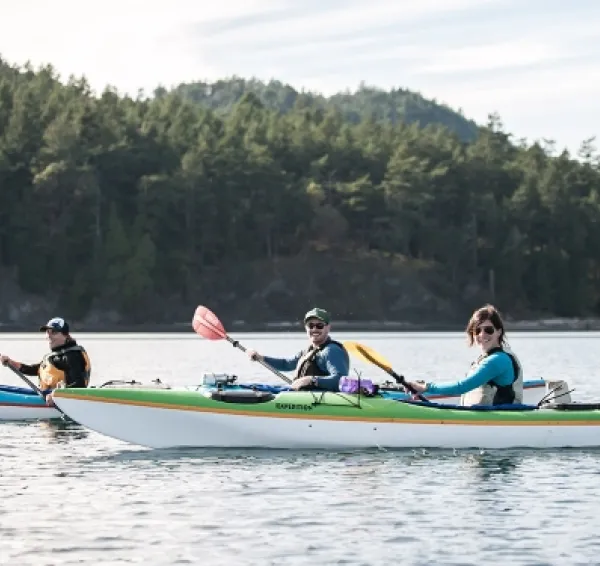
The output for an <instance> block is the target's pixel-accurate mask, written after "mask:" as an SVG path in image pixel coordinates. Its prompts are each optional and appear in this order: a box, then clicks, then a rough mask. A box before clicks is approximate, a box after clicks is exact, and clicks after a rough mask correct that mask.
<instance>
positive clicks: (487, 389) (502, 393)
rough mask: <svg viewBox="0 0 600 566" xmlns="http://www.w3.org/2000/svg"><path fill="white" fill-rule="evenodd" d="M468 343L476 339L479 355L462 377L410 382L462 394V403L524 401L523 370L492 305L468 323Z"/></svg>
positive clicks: (431, 390)
mask: <svg viewBox="0 0 600 566" xmlns="http://www.w3.org/2000/svg"><path fill="white" fill-rule="evenodd" d="M466 332H467V339H468V342H469V346H473V344H475V343H477V344H478V345H479V347H480V348H481V351H482V353H481V355H480V356H479V358H477V360H475V362H473V364H471V368H470V370H469V372H468V373H467V376H466V377H465V379H462V380H459V381H455V382H453V383H440V384H436V383H424V382H422V381H412V382H409V383H410V385H412V386H413V387H414V389H415V390H416V391H417V392H418V393H432V394H440V395H461V396H462V397H461V405H464V406H472V405H504V404H519V403H522V402H523V370H522V368H521V364H520V362H519V360H518V359H517V357H516V356H515V355H514V354H513V353H512V352H510V351H507V347H506V337H505V334H504V323H503V321H502V317H501V316H500V313H499V312H498V310H496V308H495V307H493V306H492V305H486V306H484V307H482V308H480V309H477V310H476V311H475V312H474V313H473V315H472V316H471V319H470V320H469V324H468V325H467V329H466Z"/></svg>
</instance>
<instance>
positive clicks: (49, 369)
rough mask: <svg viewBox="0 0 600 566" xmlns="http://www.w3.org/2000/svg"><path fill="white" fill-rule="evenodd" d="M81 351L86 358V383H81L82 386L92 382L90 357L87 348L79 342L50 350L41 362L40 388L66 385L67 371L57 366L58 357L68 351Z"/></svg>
mask: <svg viewBox="0 0 600 566" xmlns="http://www.w3.org/2000/svg"><path fill="white" fill-rule="evenodd" d="M74 351H77V352H81V354H82V355H83V359H84V360H85V374H84V380H85V384H79V386H80V387H87V386H88V385H89V382H90V376H91V374H92V364H91V362H90V358H89V356H88V355H87V352H86V351H85V349H84V348H83V347H82V346H80V345H79V344H70V345H66V347H64V348H60V349H59V350H52V351H51V352H48V353H47V354H46V355H45V356H44V357H43V358H42V361H41V363H40V369H39V370H38V377H39V380H40V389H42V390H46V389H55V388H56V387H58V386H59V385H61V384H62V385H63V386H64V385H66V381H65V378H66V375H65V371H64V370H62V369H59V368H57V367H56V365H55V363H56V359H57V358H59V357H60V356H62V355H64V354H65V353H66V352H74Z"/></svg>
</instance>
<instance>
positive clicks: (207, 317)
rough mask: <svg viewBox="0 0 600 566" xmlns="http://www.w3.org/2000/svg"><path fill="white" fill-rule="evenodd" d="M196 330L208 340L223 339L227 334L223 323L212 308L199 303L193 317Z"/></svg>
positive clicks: (193, 325)
mask: <svg viewBox="0 0 600 566" xmlns="http://www.w3.org/2000/svg"><path fill="white" fill-rule="evenodd" d="M192 327H193V328H194V332H196V334H199V335H200V336H202V337H203V338H206V339H207V340H222V339H223V338H225V336H227V332H225V329H224V328H223V324H221V321H220V320H219V319H218V318H217V315H216V314H215V313H214V312H212V311H211V310H210V309H207V308H206V307H203V306H202V305H199V306H198V308H196V312H195V313H194V318H193V319H192Z"/></svg>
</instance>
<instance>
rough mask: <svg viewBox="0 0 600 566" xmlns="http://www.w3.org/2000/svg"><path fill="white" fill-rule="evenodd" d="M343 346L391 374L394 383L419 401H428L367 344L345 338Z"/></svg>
mask: <svg viewBox="0 0 600 566" xmlns="http://www.w3.org/2000/svg"><path fill="white" fill-rule="evenodd" d="M344 348H346V350H347V351H348V352H350V353H351V354H354V355H355V356H356V357H357V358H360V359H362V360H366V361H367V362H370V363H372V364H374V365H376V366H377V367H379V368H381V369H382V370H383V371H385V372H386V373H387V374H389V375H391V376H392V377H393V378H394V379H395V380H396V383H398V384H399V385H402V387H404V388H405V389H407V390H408V391H410V392H411V393H413V394H414V395H416V396H417V397H418V398H419V399H420V400H421V401H425V402H427V403H430V401H429V399H426V398H425V397H423V395H421V394H420V393H418V392H417V390H416V389H415V388H414V387H412V386H411V385H409V384H408V383H407V381H406V379H404V376H403V375H398V374H397V373H396V372H395V371H394V370H393V369H392V364H391V363H390V362H389V361H388V360H386V359H385V358H384V357H383V356H382V355H381V354H379V353H378V352H376V351H375V350H373V349H372V348H369V347H368V346H365V345H364V344H359V343H358V342H352V341H350V340H346V341H345V342H344Z"/></svg>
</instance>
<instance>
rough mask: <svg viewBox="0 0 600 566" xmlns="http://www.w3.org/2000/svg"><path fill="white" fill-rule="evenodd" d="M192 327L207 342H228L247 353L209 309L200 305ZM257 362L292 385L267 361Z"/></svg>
mask: <svg viewBox="0 0 600 566" xmlns="http://www.w3.org/2000/svg"><path fill="white" fill-rule="evenodd" d="M192 327H193V328H194V332H196V334H198V335H200V336H202V337H203V338H206V339H207V340H227V342H229V343H230V344H232V345H233V346H234V348H239V349H240V350H241V351H242V352H245V351H246V348H244V346H242V345H241V344H240V343H239V342H238V341H237V340H234V339H233V338H231V337H230V336H229V335H228V334H227V332H226V331H225V328H224V327H223V324H222V323H221V321H220V320H219V319H218V317H217V315H216V314H215V313H214V312H212V311H211V310H210V309H208V308H207V307H204V306H202V305H198V307H197V308H196V312H195V313H194V318H193V319H192ZM256 361H257V362H259V363H260V364H262V365H263V366H264V367H266V368H267V369H268V370H269V371H271V372H273V373H274V374H275V375H276V376H277V377H279V378H281V379H283V381H285V382H286V383H290V384H291V383H292V380H291V379H289V378H288V377H286V376H285V375H283V374H282V373H281V372H279V371H277V370H276V369H275V368H273V367H271V366H270V365H269V364H268V363H266V362H265V361H263V360H261V359H260V358H257V359H256Z"/></svg>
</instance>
